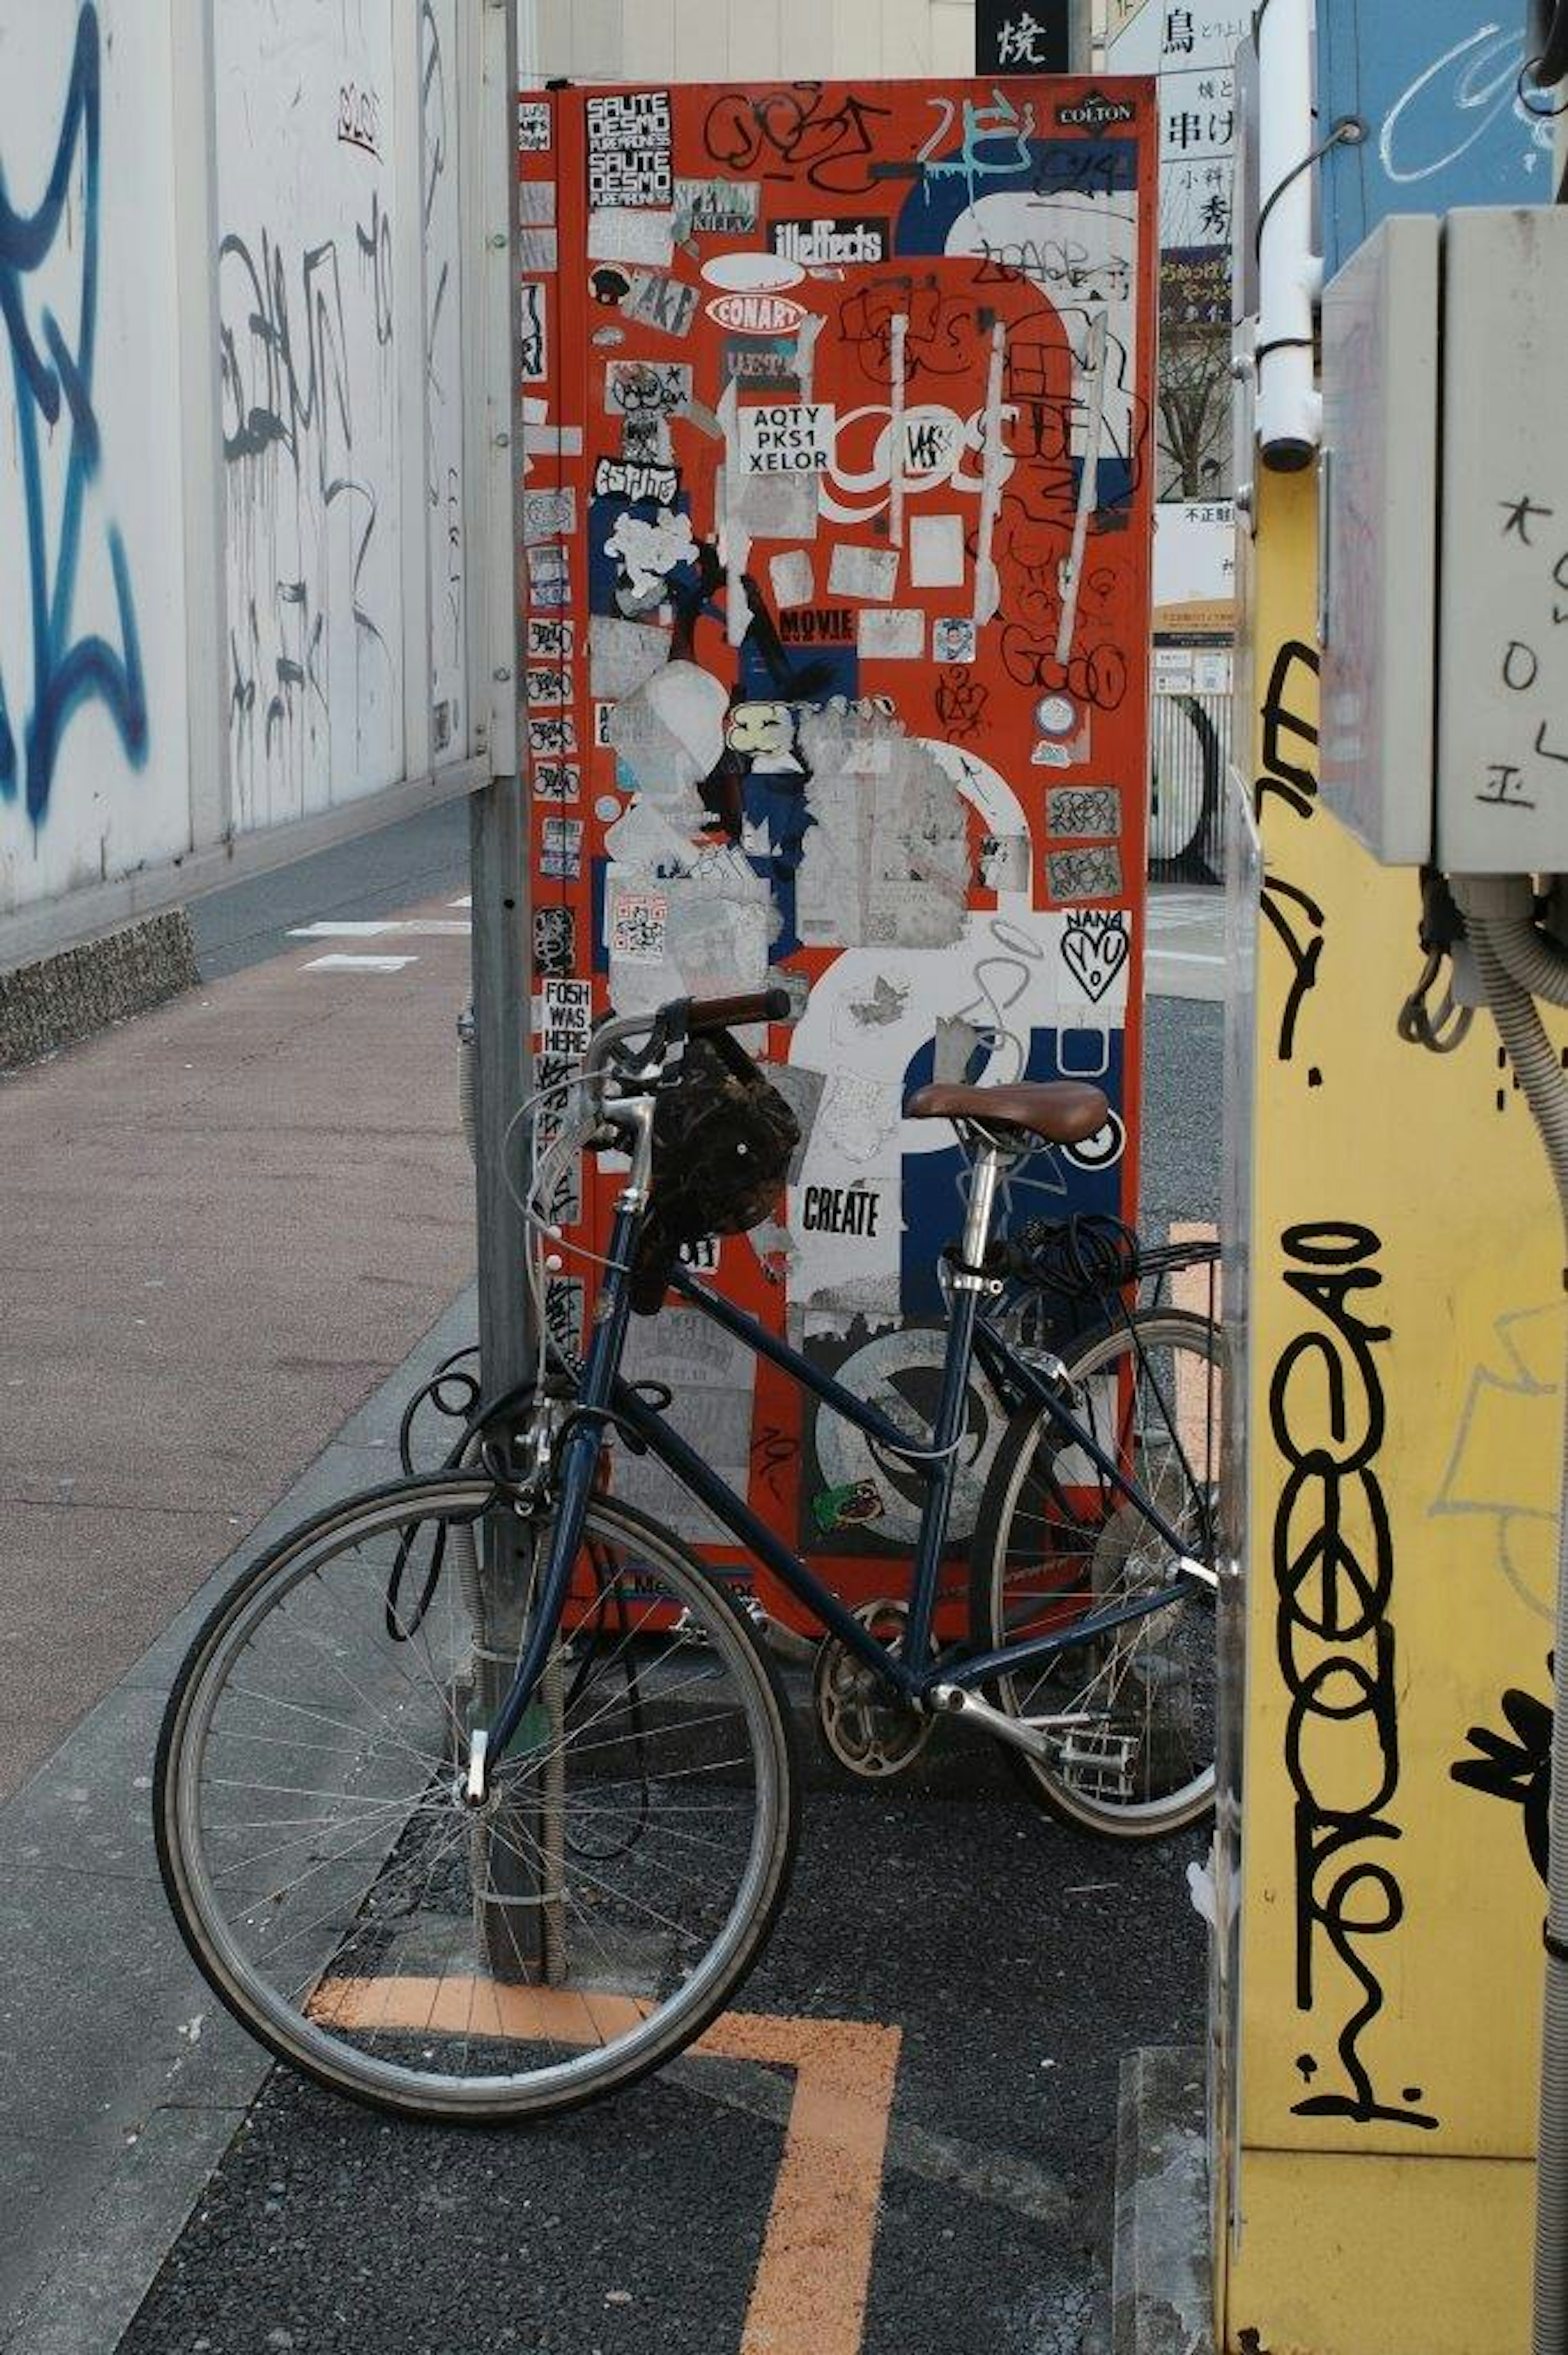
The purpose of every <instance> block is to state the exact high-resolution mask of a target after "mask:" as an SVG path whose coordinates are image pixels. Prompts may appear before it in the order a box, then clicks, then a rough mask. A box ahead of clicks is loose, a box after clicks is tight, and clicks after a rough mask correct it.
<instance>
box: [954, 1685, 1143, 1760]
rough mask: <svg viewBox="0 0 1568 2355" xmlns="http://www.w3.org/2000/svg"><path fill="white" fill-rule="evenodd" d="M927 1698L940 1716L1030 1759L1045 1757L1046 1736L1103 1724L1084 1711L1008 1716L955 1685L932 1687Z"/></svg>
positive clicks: (1048, 1752)
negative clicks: (1009, 1745)
mask: <svg viewBox="0 0 1568 2355" xmlns="http://www.w3.org/2000/svg"><path fill="white" fill-rule="evenodd" d="M929 1699H930V1703H931V1707H932V1708H933V1709H936V1710H941V1712H942V1714H943V1715H944V1716H946V1717H961V1718H963V1719H964V1720H965V1721H967V1722H968V1723H969V1724H970V1725H972V1726H975V1727H977V1728H978V1729H979V1731H980V1732H982V1733H994V1734H995V1736H996V1738H997V1740H998V1741H999V1742H1011V1743H1012V1747H1013V1748H1014V1750H1023V1751H1027V1752H1028V1753H1029V1755H1030V1756H1031V1757H1032V1758H1047V1757H1049V1755H1050V1749H1049V1745H1048V1743H1047V1741H1046V1736H1047V1734H1051V1733H1065V1732H1071V1731H1072V1730H1073V1728H1074V1727H1075V1726H1083V1725H1099V1724H1101V1723H1102V1722H1103V1720H1102V1719H1100V1718H1098V1717H1096V1716H1094V1715H1092V1714H1091V1713H1090V1712H1089V1711H1087V1710H1069V1711H1066V1712H1065V1713H1064V1714H1063V1715H1061V1716H1060V1717H1035V1718H1022V1717H1009V1716H1008V1714H1007V1712H1006V1710H1001V1709H993V1708H992V1706H991V1702H990V1701H989V1700H982V1699H981V1698H980V1694H979V1693H972V1692H965V1691H964V1690H963V1689H962V1687H961V1686H959V1685H933V1686H932V1688H931V1691H930V1696H929Z"/></svg>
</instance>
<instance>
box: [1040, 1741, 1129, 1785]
mask: <svg viewBox="0 0 1568 2355" xmlns="http://www.w3.org/2000/svg"><path fill="white" fill-rule="evenodd" d="M1138 1749H1139V1745H1138V1740H1137V1737H1136V1735H1134V1734H1130V1733H1095V1732H1074V1733H1070V1734H1069V1735H1068V1736H1067V1738H1066V1740H1065V1742H1063V1743H1062V1746H1061V1748H1060V1749H1059V1750H1058V1751H1057V1753H1056V1764H1057V1766H1058V1768H1059V1770H1060V1772H1061V1774H1062V1775H1063V1776H1064V1778H1065V1779H1070V1780H1071V1781H1072V1783H1073V1784H1074V1785H1075V1786H1076V1788H1077V1789H1079V1790H1080V1791H1082V1792H1083V1793H1084V1795H1085V1796H1086V1798H1096V1799H1130V1798H1132V1797H1133V1796H1134V1794H1135V1791H1136V1787H1137V1786H1136V1784H1135V1781H1134V1777H1133V1768H1134V1766H1135V1764H1136V1763H1137V1759H1138Z"/></svg>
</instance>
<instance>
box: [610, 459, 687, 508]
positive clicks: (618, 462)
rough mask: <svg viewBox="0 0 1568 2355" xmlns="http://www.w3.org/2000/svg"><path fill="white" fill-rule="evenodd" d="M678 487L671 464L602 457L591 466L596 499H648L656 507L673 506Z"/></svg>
mask: <svg viewBox="0 0 1568 2355" xmlns="http://www.w3.org/2000/svg"><path fill="white" fill-rule="evenodd" d="M680 487H681V476H680V471H679V469H678V468H677V467H674V466H645V465H641V464H637V463H636V462H635V461H631V462H630V463H629V462H628V461H627V460H626V459H624V458H601V459H600V460H599V464H598V465H597V466H596V467H595V468H594V477H593V495H594V496H595V498H596V499H630V500H638V499H649V500H651V501H652V504H653V505H654V506H662V507H673V506H674V503H675V495H676V493H677V492H678V491H679V489H680Z"/></svg>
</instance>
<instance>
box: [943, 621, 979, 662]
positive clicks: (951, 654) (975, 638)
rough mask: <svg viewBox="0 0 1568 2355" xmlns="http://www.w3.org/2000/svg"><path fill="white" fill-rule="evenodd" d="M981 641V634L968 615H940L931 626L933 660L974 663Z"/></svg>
mask: <svg viewBox="0 0 1568 2355" xmlns="http://www.w3.org/2000/svg"><path fill="white" fill-rule="evenodd" d="M979 639H980V632H979V631H978V630H977V629H976V627H975V625H974V623H973V622H972V621H970V620H969V616H968V615H967V614H954V615H952V616H950V617H949V616H948V615H938V618H937V619H936V620H935V621H934V622H933V623H932V624H931V660H932V661H933V662H935V663H972V662H973V661H974V659H975V655H976V652H977V650H978V644H979Z"/></svg>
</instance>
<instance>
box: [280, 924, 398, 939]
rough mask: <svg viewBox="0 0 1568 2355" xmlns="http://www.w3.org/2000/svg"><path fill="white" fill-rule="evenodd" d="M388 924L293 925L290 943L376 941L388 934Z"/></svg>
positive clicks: (389, 928) (389, 929)
mask: <svg viewBox="0 0 1568 2355" xmlns="http://www.w3.org/2000/svg"><path fill="white" fill-rule="evenodd" d="M391 930H392V927H391V925H390V924H388V923H385V922H383V923H375V924H356V923H341V924H339V923H330V924H324V923H323V924H295V925H294V926H293V927H292V928H291V931H290V933H289V938H290V939H291V941H376V940H379V939H380V937H381V935H382V933H383V932H390V931H391Z"/></svg>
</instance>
